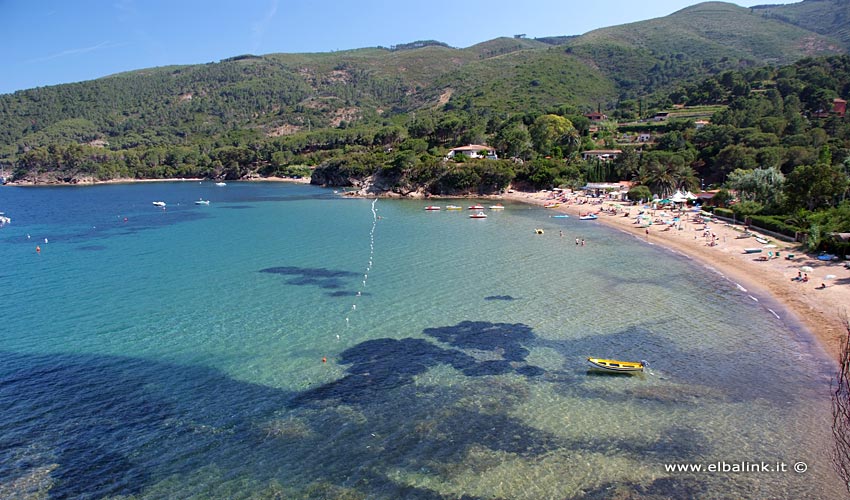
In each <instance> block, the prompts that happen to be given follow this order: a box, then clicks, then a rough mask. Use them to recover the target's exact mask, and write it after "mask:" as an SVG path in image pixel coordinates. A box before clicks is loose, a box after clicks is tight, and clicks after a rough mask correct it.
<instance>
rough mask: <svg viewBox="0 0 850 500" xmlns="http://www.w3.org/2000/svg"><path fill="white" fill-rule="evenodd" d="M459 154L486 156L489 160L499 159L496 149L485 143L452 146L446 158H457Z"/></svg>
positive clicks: (475, 156) (477, 156)
mask: <svg viewBox="0 0 850 500" xmlns="http://www.w3.org/2000/svg"><path fill="white" fill-rule="evenodd" d="M458 155H463V156H466V157H467V158H486V159H488V160H497V159H498V158H499V157H498V156H496V150H495V149H493V148H491V147H490V146H487V145H484V144H468V145H466V146H461V147H459V148H452V149H451V150H449V153H448V154H447V155H446V158H455V157H456V156H458Z"/></svg>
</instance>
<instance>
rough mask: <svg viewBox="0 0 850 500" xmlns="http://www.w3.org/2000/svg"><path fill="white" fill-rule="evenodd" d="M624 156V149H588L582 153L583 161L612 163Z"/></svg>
mask: <svg viewBox="0 0 850 500" xmlns="http://www.w3.org/2000/svg"><path fill="white" fill-rule="evenodd" d="M621 154H623V150H622V149H588V150H587V151H582V152H581V158H582V160H594V159H596V160H602V161H610V160H614V159H616V158H617V156H619V155H621Z"/></svg>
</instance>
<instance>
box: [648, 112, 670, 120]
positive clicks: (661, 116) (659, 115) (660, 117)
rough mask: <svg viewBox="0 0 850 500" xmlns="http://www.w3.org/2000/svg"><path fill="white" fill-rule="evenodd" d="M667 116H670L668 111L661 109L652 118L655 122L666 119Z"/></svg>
mask: <svg viewBox="0 0 850 500" xmlns="http://www.w3.org/2000/svg"><path fill="white" fill-rule="evenodd" d="M669 117H670V113H668V112H666V111H661V112H658V113H655V116H653V117H652V119H653V120H655V121H657V122H660V121H664V120H666V119H667V118H669Z"/></svg>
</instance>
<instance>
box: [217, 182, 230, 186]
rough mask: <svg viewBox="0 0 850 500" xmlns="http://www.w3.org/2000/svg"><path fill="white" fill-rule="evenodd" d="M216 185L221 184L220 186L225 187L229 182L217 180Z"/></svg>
mask: <svg viewBox="0 0 850 500" xmlns="http://www.w3.org/2000/svg"><path fill="white" fill-rule="evenodd" d="M215 185H216V186H219V187H224V186H226V185H227V183H226V182H216V183H215Z"/></svg>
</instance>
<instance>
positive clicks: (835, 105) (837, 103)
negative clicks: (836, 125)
mask: <svg viewBox="0 0 850 500" xmlns="http://www.w3.org/2000/svg"><path fill="white" fill-rule="evenodd" d="M832 112H833V113H835V114H836V115H838V116H840V117H841V118H844V114H845V113H847V101H845V100H844V99H833V100H832Z"/></svg>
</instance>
